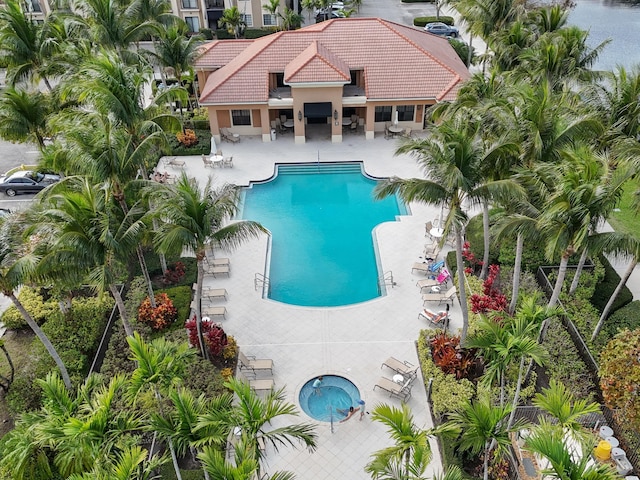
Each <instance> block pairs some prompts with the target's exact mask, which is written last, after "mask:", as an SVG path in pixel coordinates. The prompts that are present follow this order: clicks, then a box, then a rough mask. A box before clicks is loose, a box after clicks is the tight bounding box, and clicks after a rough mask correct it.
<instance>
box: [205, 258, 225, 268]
mask: <svg viewBox="0 0 640 480" xmlns="http://www.w3.org/2000/svg"><path fill="white" fill-rule="evenodd" d="M204 263H206V264H207V265H208V266H210V267H219V266H222V265H231V262H230V261H229V259H228V258H209V257H204Z"/></svg>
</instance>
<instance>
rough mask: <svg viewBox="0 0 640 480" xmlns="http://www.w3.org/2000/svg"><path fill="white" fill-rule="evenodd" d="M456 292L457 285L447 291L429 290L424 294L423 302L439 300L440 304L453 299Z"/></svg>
mask: <svg viewBox="0 0 640 480" xmlns="http://www.w3.org/2000/svg"><path fill="white" fill-rule="evenodd" d="M455 294H456V287H451V288H450V289H449V290H447V291H446V292H429V293H423V294H422V302H423V303H427V302H438V305H439V304H441V303H445V302H448V301H449V300H451V299H452V298H453V297H454V295H455Z"/></svg>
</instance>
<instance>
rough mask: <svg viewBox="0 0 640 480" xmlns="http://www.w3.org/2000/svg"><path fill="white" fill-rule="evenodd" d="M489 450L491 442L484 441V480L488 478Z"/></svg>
mask: <svg viewBox="0 0 640 480" xmlns="http://www.w3.org/2000/svg"><path fill="white" fill-rule="evenodd" d="M490 452H491V444H490V443H489V442H484V461H483V462H482V463H483V467H482V470H483V472H484V473H483V476H482V478H483V479H484V480H489V453H490Z"/></svg>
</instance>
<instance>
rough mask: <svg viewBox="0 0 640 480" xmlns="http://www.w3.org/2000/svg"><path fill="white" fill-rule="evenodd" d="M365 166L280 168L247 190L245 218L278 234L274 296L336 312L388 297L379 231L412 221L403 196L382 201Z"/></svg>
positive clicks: (271, 264)
mask: <svg viewBox="0 0 640 480" xmlns="http://www.w3.org/2000/svg"><path fill="white" fill-rule="evenodd" d="M377 183H378V181H377V180H375V179H372V178H369V177H366V176H364V175H363V174H362V164H361V163H360V162H355V163H346V164H344V163H341V164H302V165H278V166H277V167H276V176H275V177H274V178H273V179H271V180H269V181H267V182H262V183H254V184H252V185H251V186H250V187H249V188H247V189H246V190H245V196H244V207H243V213H242V217H243V218H244V219H247V220H255V221H258V222H260V223H261V224H262V225H264V226H265V227H266V228H268V229H269V230H270V231H271V233H272V241H271V251H270V259H269V262H268V265H269V268H268V271H267V272H265V274H266V276H267V277H268V278H269V291H268V297H269V298H271V299H273V300H277V301H280V302H283V303H289V304H293V305H302V306H315V307H334V306H339V305H349V304H353V303H358V302H364V301H366V300H371V299H373V298H376V297H378V296H380V294H381V292H380V288H379V285H378V277H379V276H380V275H381V274H382V272H380V271H379V270H378V265H377V261H376V254H375V246H374V239H373V235H372V231H373V229H374V228H375V226H376V225H378V224H380V223H382V222H389V221H394V220H395V219H396V216H397V215H400V214H405V213H406V209H405V207H404V204H401V202H399V201H398V199H397V198H396V197H395V196H392V197H388V198H385V199H384V200H380V201H377V200H375V199H374V198H373V189H374V187H375V186H376V184H377Z"/></svg>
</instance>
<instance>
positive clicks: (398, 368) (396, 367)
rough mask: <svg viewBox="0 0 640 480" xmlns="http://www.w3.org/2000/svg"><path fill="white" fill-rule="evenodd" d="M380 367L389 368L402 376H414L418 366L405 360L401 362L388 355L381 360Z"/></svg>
mask: <svg viewBox="0 0 640 480" xmlns="http://www.w3.org/2000/svg"><path fill="white" fill-rule="evenodd" d="M382 367H387V368H390V369H391V370H393V371H395V372H398V373H399V374H400V375H402V376H409V377H415V376H416V375H417V374H418V367H417V366H415V365H413V364H412V363H409V362H407V361H404V362H401V361H400V360H398V359H397V358H395V357H389V358H387V359H386V360H385V361H384V362H382V365H381V366H380V368H382Z"/></svg>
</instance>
